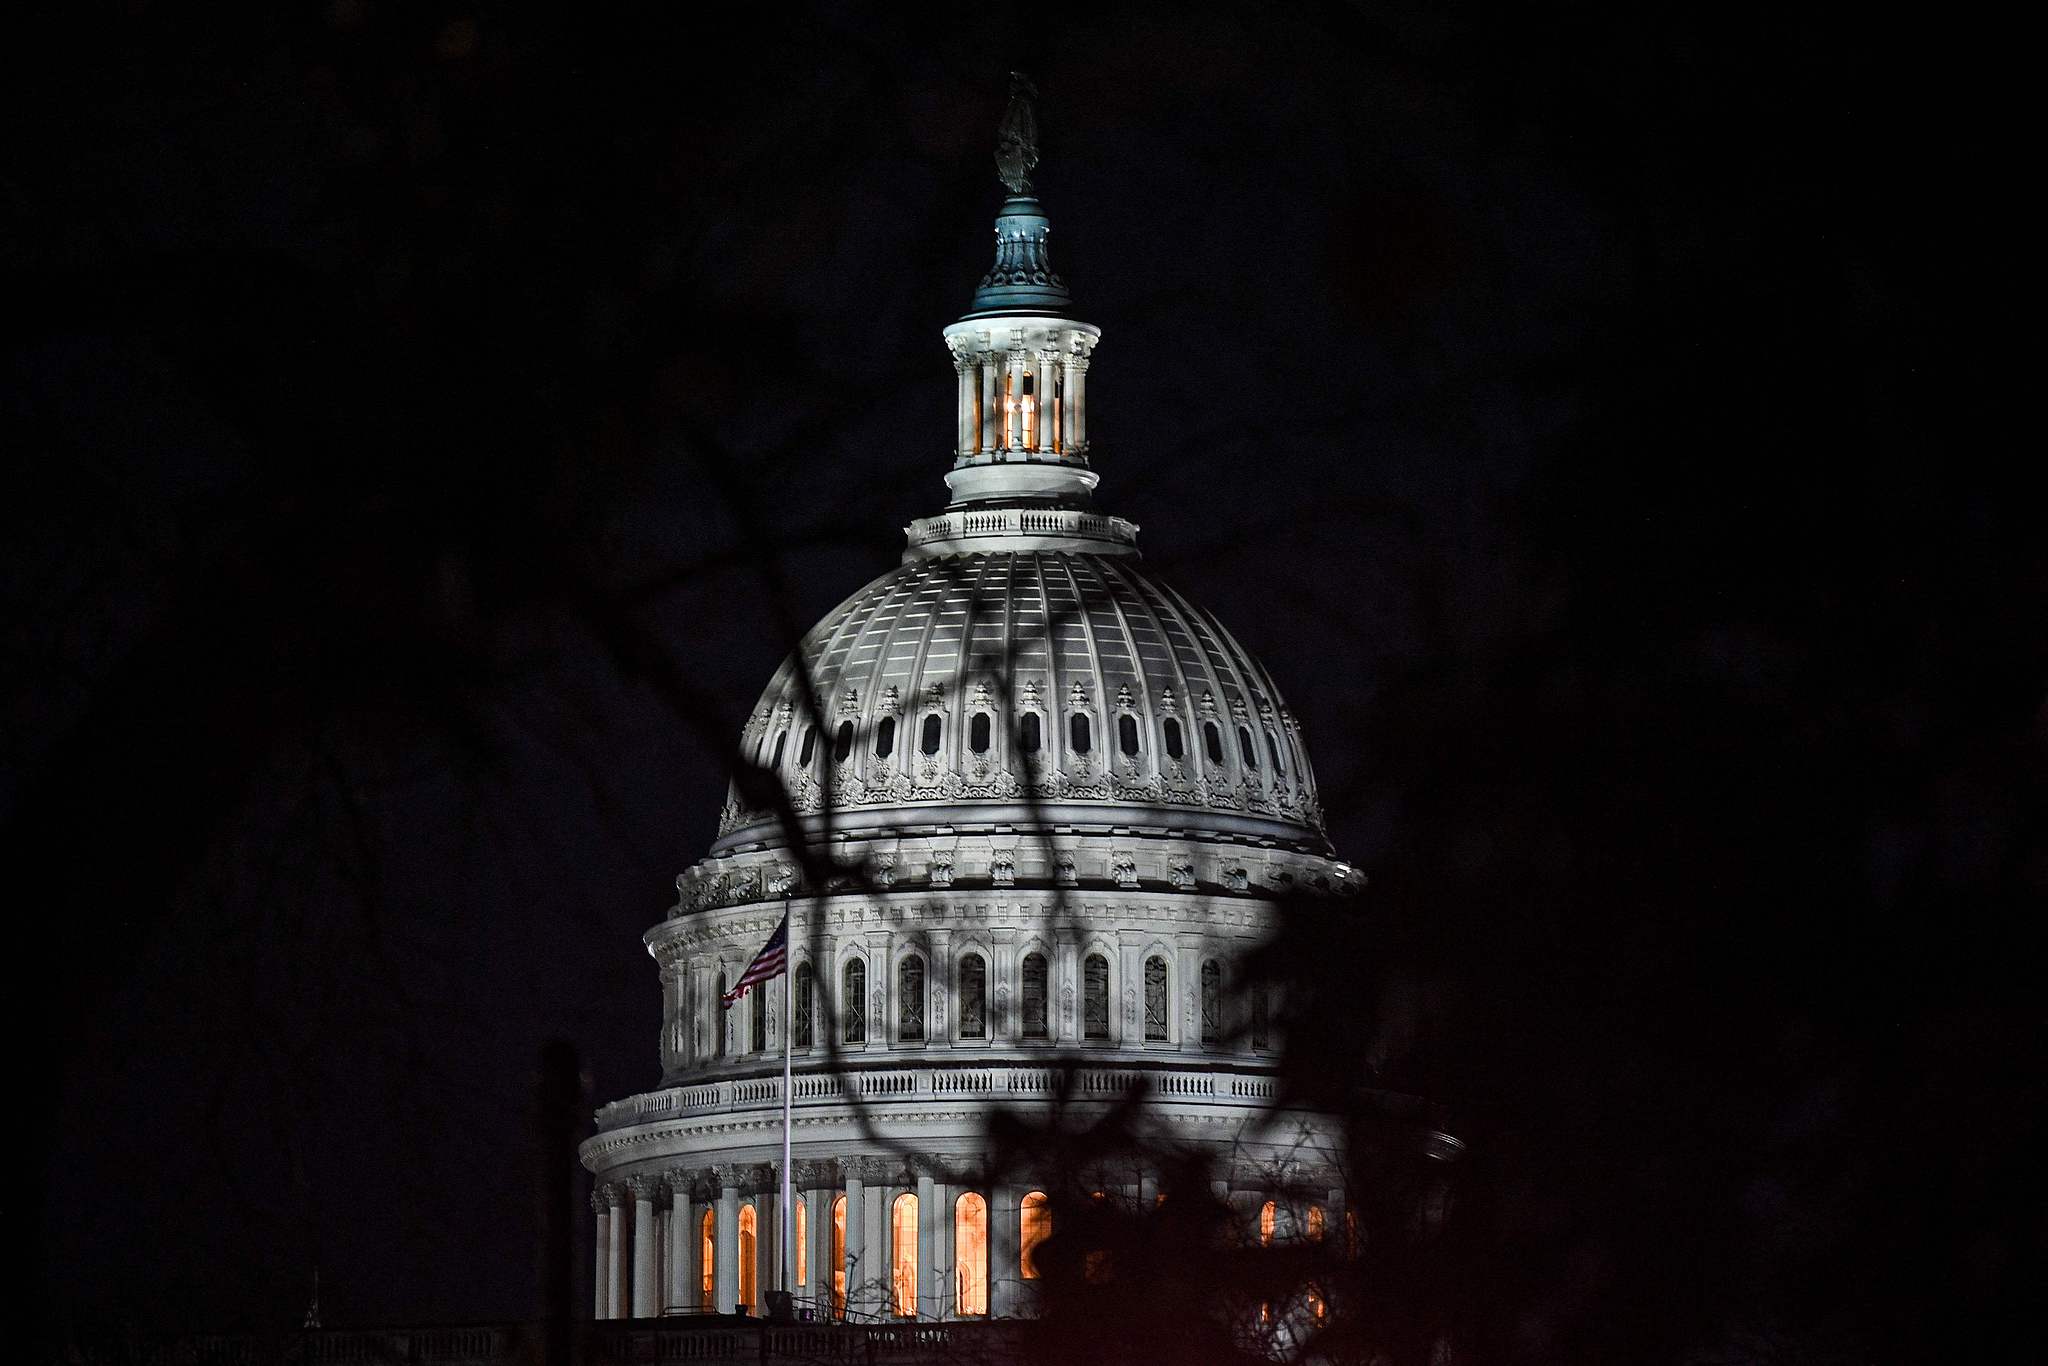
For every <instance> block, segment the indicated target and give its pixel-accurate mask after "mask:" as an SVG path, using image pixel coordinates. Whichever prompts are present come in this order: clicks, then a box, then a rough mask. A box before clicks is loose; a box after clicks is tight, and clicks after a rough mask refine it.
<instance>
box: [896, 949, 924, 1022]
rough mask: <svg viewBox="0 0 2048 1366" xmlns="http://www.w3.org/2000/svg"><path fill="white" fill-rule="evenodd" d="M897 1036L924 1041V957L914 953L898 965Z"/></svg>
mask: <svg viewBox="0 0 2048 1366" xmlns="http://www.w3.org/2000/svg"><path fill="white" fill-rule="evenodd" d="M896 1038H897V1041H898V1042H899V1043H923V1042H924V959H922V958H920V957H918V956H917V955H916V954H914V953H913V954H911V955H910V956H909V957H908V958H906V959H904V960H903V961H902V962H901V963H898V964H897V965H896Z"/></svg>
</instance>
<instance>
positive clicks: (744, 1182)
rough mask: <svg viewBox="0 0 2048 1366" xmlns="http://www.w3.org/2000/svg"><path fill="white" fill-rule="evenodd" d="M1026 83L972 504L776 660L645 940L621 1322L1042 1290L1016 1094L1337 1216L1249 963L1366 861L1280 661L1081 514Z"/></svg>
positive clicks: (613, 1213) (1031, 1178)
mask: <svg viewBox="0 0 2048 1366" xmlns="http://www.w3.org/2000/svg"><path fill="white" fill-rule="evenodd" d="M1027 96H1028V86H1024V85H1022V84H1021V83H1020V87H1019V90H1018V92H1017V94H1016V96H1015V97H1013V100H1012V104H1011V109H1010V112H1009V114H1008V115H1006V117H1005V121H1004V132H1003V144H1002V151H1001V152H1000V153H999V154H998V164H999V165H1000V166H1001V167H1002V172H1003V180H1004V183H1005V185H1006V186H1007V187H1008V190H1009V196H1008V198H1007V199H1006V200H1005V202H1004V203H1003V205H1002V208H1001V210H1000V212H999V213H998V215H997V218H996V225H995V226H996V232H995V236H996V242H995V249H996V250H995V262H994V264H993V266H992V267H991V268H990V270H989V271H988V273H987V274H986V275H985V276H983V277H982V280H981V283H980V286H979V288H977V289H976V291H975V294H974V298H973V301H972V303H971V304H970V306H969V309H968V311H967V313H966V314H965V315H964V316H963V317H961V318H960V320H959V321H957V322H955V323H953V324H951V325H950V326H948V327H946V328H945V329H944V333H943V335H944V338H945V342H946V346H947V349H948V350H949V351H950V352H951V354H952V361H953V372H954V378H955V383H956V400H957V408H956V412H957V423H956V426H955V430H954V433H953V459H952V466H951V468H950V470H948V471H947V473H946V484H947V486H948V489H949V490H950V493H951V497H950V500H949V501H948V503H947V504H946V506H945V507H944V508H943V509H942V510H940V511H939V512H937V513H936V514H935V515H933V516H930V517H926V518H923V519H921V520H919V521H916V522H914V523H912V524H911V526H910V527H909V528H908V542H909V544H908V547H907V549H906V550H905V553H904V557H903V562H902V563H901V564H899V565H898V566H896V567H895V568H893V569H891V570H890V571H889V572H887V573H885V574H883V575H882V576H881V577H879V578H877V579H876V580H874V582H872V583H870V584H868V585H867V586H866V587H865V588H863V589H861V590H860V591H859V592H857V593H855V594H854V595H853V596H852V597H850V598H848V599H847V600H846V601H845V602H844V603H842V604H841V605H840V606H839V607H837V608H836V609H834V610H833V611H832V612H831V613H830V614H829V615H827V616H826V618H825V619H824V621H822V622H821V623H819V625H818V626H817V627H816V629H814V630H813V631H811V632H810V634H809V635H808V636H806V637H805V638H804V640H803V641H802V643H801V645H800V646H799V648H798V649H797V650H796V652H795V653H794V655H793V656H792V657H791V658H790V659H789V660H787V661H785V662H784V664H783V665H782V667H781V668H780V669H779V670H777V672H776V674H775V676H774V678H773V679H772V680H771V681H770V683H769V685H768V689H767V691H766V692H765V693H764V694H763V696H762V698H761V701H760V704H759V705H758V706H757V707H756V709H755V710H754V712H753V714H752V715H751V716H750V717H749V719H748V720H747V722H746V724H745V729H744V732H743V734H742V737H741V745H740V752H739V756H738V757H739V760H740V765H739V768H740V773H739V776H738V779H737V780H736V781H735V783H734V784H733V787H732V792H731V795H730V796H729V797H728V799H727V801H726V805H725V809H724V811H723V813H722V815H721V820H720V823H719V837H718V840H717V842H716V843H715V844H714V845H713V846H712V848H711V849H710V851H709V852H708V853H707V855H706V856H705V857H704V858H702V859H699V860H698V861H697V862H696V863H695V864H694V865H692V866H691V867H690V868H689V869H687V870H686V871H685V872H684V873H682V874H681V876H679V877H678V878H677V879H676V889H677V896H676V902H675V904H674V905H673V906H671V907H669V908H668V912H667V914H666V915H665V916H664V917H663V918H662V920H661V922H660V923H659V924H657V925H655V926H654V927H653V928H651V929H649V930H648V931H647V934H646V936H645V940H646V947H647V950H648V952H649V954H650V955H651V956H652V957H653V959H654V962H655V964H656V967H657V969H658V972H659V976H660V980H661V999H662V1021H661V1031H660V1059H661V1082H660V1085H659V1087H658V1088H656V1089H654V1090H650V1091H646V1092H642V1093H640V1094H637V1095H631V1096H627V1097H624V1098H622V1099H619V1100H616V1101H613V1102H611V1103H610V1104H608V1105H605V1106H604V1107H602V1108H601V1109H600V1110H599V1111H598V1112H597V1116H596V1118H597V1132H596V1133H595V1134H594V1135H593V1136H591V1137H590V1138H589V1139H588V1140H587V1141H586V1142H585V1143H584V1144H583V1145H582V1149H581V1152H582V1157H583V1161H584V1164H585V1165H586V1166H587V1167H588V1168H589V1169H590V1171H591V1173H592V1175H593V1176H594V1177H595V1189H594V1191H593V1197H592V1199H593V1210H594V1213H595V1217H596V1221H597V1229H596V1245H595V1257H594V1265H593V1270H594V1273H595V1275H594V1278H593V1279H594V1285H593V1292H594V1312H595V1314H596V1315H597V1317H599V1318H607V1319H612V1318H651V1317H654V1316H657V1315H661V1314H673V1313H685V1312H697V1311H702V1310H714V1309H715V1310H720V1311H725V1312H731V1311H734V1310H740V1311H743V1312H762V1311H764V1310H765V1309H766V1308H767V1306H768V1298H769V1292H770V1291H771V1290H772V1289H774V1288H776V1287H777V1286H780V1287H782V1288H785V1289H788V1290H789V1291H790V1292H791V1293H792V1294H793V1295H795V1296H796V1297H797V1299H798V1300H800V1301H802V1302H803V1303H804V1304H806V1305H807V1306H808V1307H809V1310H810V1312H812V1313H814V1314H815V1315H817V1316H820V1317H827V1318H832V1317H848V1318H856V1319H858V1318H877V1317H880V1318H916V1319H931V1320H953V1319H977V1318H990V1317H997V1318H1000V1317H1004V1316H1007V1315H1024V1314H1030V1313H1032V1312H1034V1310H1035V1307H1036V1306H1037V1305H1038V1303H1039V1296H1038V1291H1039V1289H1040V1287H1039V1284H1038V1281H1037V1272H1036V1270H1035V1269H1034V1262H1033V1257H1032V1252H1031V1249H1032V1248H1034V1247H1035V1246H1036V1245H1037V1240H1038V1239H1040V1238H1042V1237H1044V1236H1045V1235H1046V1233H1047V1230H1048V1229H1049V1227H1050V1225H1049V1224H1048V1223H1047V1220H1048V1219H1049V1218H1050V1217H1051V1216H1050V1215H1049V1213H1048V1210H1049V1208H1050V1207H1049V1206H1048V1204H1047V1201H1048V1193H1047V1192H1048V1186H1049V1185H1050V1184H1054V1183H1053V1178H1052V1175H1051V1174H1050V1170H1049V1168H1047V1167H1046V1166H1044V1165H1040V1159H1039V1158H1035V1157H1027V1158H1026V1159H1024V1160H1022V1161H1016V1162H1012V1163H1010V1164H1009V1165H1008V1166H1007V1167H1006V1168H1005V1169H1003V1170H1000V1171H998V1170H996V1169H995V1168H994V1166H993V1163H994V1157H993V1155H992V1154H991V1153H990V1151H989V1142H990V1139H989V1123H990V1120H991V1118H992V1116H994V1115H995V1114H997V1113H999V1112H1004V1111H1008V1112H1012V1113H1018V1114H1023V1115H1027V1116H1029V1115H1036V1116H1037V1117H1038V1120H1039V1121H1040V1122H1044V1123H1046V1124H1048V1125H1050V1124H1052V1123H1053V1122H1054V1111H1055V1110H1057V1111H1058V1112H1059V1113H1060V1114H1061V1115H1067V1116H1074V1117H1078V1118H1079V1119H1081V1120H1082V1121H1083V1122H1093V1119H1095V1118H1102V1117H1106V1116H1107V1115H1108V1114H1109V1113H1111V1111H1112V1110H1114V1109H1115V1108H1116V1107H1119V1106H1121V1105H1123V1104H1124V1102H1125V1100H1126V1099H1128V1098H1135V1097H1143V1099H1144V1103H1143V1108H1142V1113H1141V1114H1140V1115H1138V1116H1137V1117H1136V1118H1135V1119H1134V1120H1133V1121H1132V1122H1133V1123H1134V1124H1135V1125H1137V1126H1138V1127H1139V1129H1141V1130H1142V1132H1143V1134H1144V1136H1145V1137H1146V1138H1147V1140H1148V1141H1154V1142H1156V1143H1158V1144H1160V1145H1163V1146H1162V1147H1161V1149H1160V1150H1161V1151H1166V1150H1174V1151H1195V1150H1200V1151H1203V1152H1205V1153H1206V1154H1207V1155H1208V1156H1209V1157H1210V1158H1211V1160H1212V1162H1213V1167H1214V1172H1215V1176H1214V1180H1213V1181H1212V1183H1211V1193H1212V1194H1213V1195H1215V1196H1216V1197H1217V1198H1219V1199H1222V1200H1225V1201H1227V1202H1228V1203H1229V1205H1230V1207H1231V1208H1232V1209H1233V1210H1234V1211H1236V1212H1237V1214H1238V1216H1239V1217H1240V1219H1241V1221H1242V1223H1243V1225H1244V1227H1245V1228H1246V1229H1247V1230H1256V1233H1257V1236H1258V1237H1260V1238H1261V1239H1263V1240H1267V1241H1271V1240H1273V1239H1274V1238H1287V1237H1291V1236H1296V1235H1297V1234H1298V1235H1299V1236H1302V1237H1317V1236H1319V1235H1320V1230H1322V1229H1323V1228H1324V1227H1325V1226H1326V1224H1327V1226H1328V1227H1332V1228H1334V1227H1337V1226H1338V1225H1336V1224H1335V1223H1327V1221H1334V1220H1338V1219H1340V1218H1342V1217H1343V1212H1344V1204H1345V1199H1346V1194H1345V1191H1344V1189H1343V1179H1342V1175H1341V1173H1340V1170H1339V1163H1338V1161H1337V1160H1336V1156H1335V1155H1336V1154H1338V1153H1339V1152H1340V1151H1341V1148H1342V1142H1343V1139H1342V1130H1341V1125H1340V1124H1339V1123H1338V1121H1337V1120H1335V1119H1334V1118H1333V1117H1331V1116H1327V1115H1321V1114H1314V1113H1308V1112H1304V1111H1301V1110H1298V1109H1282V1108H1280V1105H1279V1083H1278V1080H1277V1078H1276V1075H1275V1072H1276V1064H1277V1060H1278V1057H1279V1052H1280V1050H1281V1049H1282V1048H1283V1047H1284V1046H1285V1044H1286V1035H1285V1029H1286V1022H1287V1018H1288V1017H1287V1014H1286V1012H1285V1011H1284V1010H1282V1009H1280V1008H1279V1007H1281V1006H1283V1005H1284V998H1283V997H1281V996H1280V995H1279V991H1280V988H1279V987H1277V986H1276V985H1275V984H1273V983H1271V982H1268V981H1266V980H1264V979H1263V978H1262V977H1261V976H1260V975H1259V974H1258V972H1257V971H1256V961H1257V958H1258V952H1259V949H1260V947H1261V946H1262V945H1263V944H1265V943H1267V942H1269V940H1270V938H1271V936H1272V934H1273V933H1274V931H1275V928H1276V926H1277V925H1278V923H1279V918H1280V915H1281V908H1282V906H1283V905H1284V904H1285V902H1286V900H1287V899H1288V898H1289V897H1291V896H1295V895H1308V896H1329V897H1332V898H1342V897H1348V896H1350V895H1352V894H1354V893H1356V892H1358V891H1359V890H1360V889H1361V887H1362V885H1363V882H1364V878H1363V877H1362V876H1361V875H1360V874H1359V873H1358V871H1357V870H1356V869H1353V868H1352V867H1350V866H1349V865H1348V864H1345V863H1342V862H1339V861H1338V860H1337V859H1335V858H1334V857H1332V856H1331V851H1330V849H1329V847H1328V844H1327V842H1326V841H1325V839H1324V836H1323V825H1322V816H1321V811H1320V809H1319V807H1318V805H1317V800H1316V788H1315V781H1314V779H1313V777H1312V776H1311V774H1310V771H1309V764H1308V757H1307V754H1306V753H1305V751H1304V750H1303V747H1302V743H1301V735H1300V733H1299V730H1298V728H1297V726H1296V724H1295V721H1294V718H1293V717H1292V716H1291V715H1290V714H1289V712H1288V710H1287V708H1286V706H1285V705H1284V704H1283V703H1282V702H1281V700H1280V695H1279V692H1278V690H1277V689H1275V687H1274V686H1273V680H1272V678H1271V677H1270V676H1269V675H1268V674H1267V672H1266V670H1265V669H1264V668H1263V667H1262V666H1261V665H1260V664H1259V662H1258V661H1257V660H1255V659H1253V658H1252V657H1251V655H1250V654H1248V653H1247V652H1246V651H1245V650H1244V648H1243V647H1242V646H1240V645H1239V644H1238V643H1237V641H1236V640H1234V639H1233V638H1232V637H1231V635H1230V633H1229V632H1228V631H1226V630H1225V629H1224V628H1223V627H1222V626H1221V625H1220V624H1219V623H1218V622H1217V621H1216V619H1215V618H1214V617H1212V616H1210V615H1209V614H1208V613H1206V612H1204V611H1202V610H1201V609H1200V608H1198V607H1196V606H1194V605H1193V604H1191V603H1190V602H1189V601H1188V600H1187V599H1186V598H1185V597H1183V596H1181V595H1180V594H1179V593H1178V592H1176V591H1175V590H1174V589H1172V588H1171V587H1169V586H1168V585H1166V584H1165V583H1163V582H1161V581H1160V580H1159V579H1157V578H1155V577H1154V576H1152V575H1151V574H1149V573H1147V572H1146V571H1145V569H1144V568H1143V566H1142V564H1141V562H1140V559H1139V556H1138V550H1137V528H1136V527H1134V526H1133V525H1132V524H1131V523H1129V522H1127V521H1124V520H1123V519H1121V518H1118V517H1114V516H1111V515H1109V514H1108V513H1105V512H1103V511H1100V510H1098V509H1097V508H1096V506H1095V502H1094V492H1095V485H1096V475H1095V472H1094V471H1093V470H1092V469H1091V468H1090V467H1089V462H1088V455H1089V438H1088V421H1087V419H1088V395H1087V379H1088V371H1089V366H1090V362H1091V359H1092V357H1093V354H1094V351H1095V349H1096V345H1097V343H1098V342H1099V341H1100V339H1101V335H1102V334H1101V331H1100V329H1098V328H1097V327H1095V326H1094V325H1092V324H1090V323H1085V322H1080V321H1077V320H1076V319H1074V318H1073V317H1071V316H1070V310H1071V308H1072V299H1071V296H1070V294H1069V292H1068V289H1067V284H1066V281H1065V280H1064V279H1063V278H1062V277H1061V276H1060V275H1058V274H1057V273H1056V272H1055V271H1054V270H1053V268H1052V265H1051V261H1050V258H1049V256H1048V251H1047V243H1048V239H1049V235H1050V227H1049V225H1048V222H1047V219H1046V216H1045V213H1044V210H1043V209H1042V208H1041V207H1040V205H1039V203H1038V200H1037V199H1036V198H1035V197H1034V196H1033V195H1032V194H1031V186H1030V180H1029V172H1030V170H1031V167H1032V166H1033V165H1034V164H1035V162H1036V140H1035V133H1034V131H1033V127H1034V125H1033V123H1032V113H1031V108H1030V104H1029V101H1028V98H1027ZM764 945H769V946H770V947H769V948H768V949H764V947H763V946H764ZM757 955H761V956H762V957H765V958H768V959H770V960H772V961H773V963H774V970H773V971H770V970H768V969H762V970H761V975H756V972H755V971H754V965H755V964H756V963H757V962H758V961H760V959H759V958H757ZM785 1078H786V1079H785ZM785 1102H787V1104H788V1106H789V1112H790V1114H791V1116H792V1119H791V1122H790V1126H789V1128H788V1129H786V1130H785V1129H784V1127H783V1124H782V1114H783V1106H784V1103H785ZM785 1142H787V1143H788V1145H789V1146H788V1149H787V1157H786V1159H785V1156H784V1149H783V1146H782V1145H783V1144H784V1143H785ZM1086 1175H1087V1179H1088V1180H1089V1181H1090V1182H1091V1184H1092V1185H1093V1186H1094V1187H1095V1188H1097V1189H1099V1190H1101V1191H1103V1192H1107V1191H1109V1190H1110V1189H1112V1188H1114V1189H1115V1190H1116V1191H1117V1192H1118V1193H1119V1194H1120V1195H1121V1196H1123V1197H1125V1198H1127V1199H1128V1200H1130V1201H1131V1202H1133V1204H1134V1205H1137V1206H1141V1207H1145V1208H1150V1207H1151V1206H1152V1205H1153V1204H1154V1203H1155V1202H1156V1199H1157V1197H1158V1195H1159V1194H1160V1191H1161V1187H1160V1184H1159V1182H1160V1180H1161V1176H1160V1173H1159V1172H1157V1171H1152V1170H1139V1169H1138V1168H1136V1167H1132V1168H1131V1169H1129V1170H1125V1169H1123V1168H1118V1169H1116V1170H1111V1169H1108V1168H1106V1167H1105V1168H1102V1169H1100V1170H1093V1171H1090V1172H1089V1173H1087V1174H1086ZM785 1188H786V1189H787V1191H788V1194H787V1196H785V1195H784V1194H783V1191H784V1190H785ZM785 1199H786V1200H787V1201H788V1202H789V1203H788V1204H787V1205H782V1206H778V1202H781V1201H783V1200H785Z"/></svg>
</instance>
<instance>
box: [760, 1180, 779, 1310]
mask: <svg viewBox="0 0 2048 1366" xmlns="http://www.w3.org/2000/svg"><path fill="white" fill-rule="evenodd" d="M776 1181H777V1183H778V1189H776V1190H764V1191H762V1192H761V1193H760V1194H759V1195H757V1196H755V1197H754V1297H755V1298H754V1307H755V1309H756V1311H757V1312H762V1313H765V1312H766V1311H767V1308H768V1292H769V1291H771V1290H779V1289H781V1288H782V1274H781V1271H780V1267H781V1266H782V1200H781V1195H780V1192H779V1183H780V1181H781V1174H780V1173H777V1175H776Z"/></svg>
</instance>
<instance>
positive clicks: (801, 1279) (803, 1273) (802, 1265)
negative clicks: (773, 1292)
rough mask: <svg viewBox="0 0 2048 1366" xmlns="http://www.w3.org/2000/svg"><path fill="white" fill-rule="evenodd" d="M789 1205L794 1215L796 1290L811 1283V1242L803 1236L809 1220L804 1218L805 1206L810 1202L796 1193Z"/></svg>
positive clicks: (808, 1226)
mask: <svg viewBox="0 0 2048 1366" xmlns="http://www.w3.org/2000/svg"><path fill="white" fill-rule="evenodd" d="M791 1203H792V1205H793V1206H794V1207H795V1208H794V1209H793V1211H792V1212H793V1213H794V1214H795V1215H796V1283H797V1288H798V1289H802V1288H803V1287H804V1286H806V1285H809V1284H810V1283H811V1258H810V1251H811V1240H810V1239H809V1238H807V1237H805V1236H804V1235H805V1234H806V1233H808V1232H809V1229H810V1220H809V1219H808V1218H807V1217H806V1216H807V1215H808V1213H809V1211H808V1210H807V1209H806V1206H808V1205H809V1204H810V1201H808V1200H806V1199H804V1197H803V1192H801V1191H798V1192H795V1193H794V1196H793V1198H792V1200H791Z"/></svg>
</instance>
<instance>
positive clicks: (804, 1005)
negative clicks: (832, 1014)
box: [789, 963, 817, 1048]
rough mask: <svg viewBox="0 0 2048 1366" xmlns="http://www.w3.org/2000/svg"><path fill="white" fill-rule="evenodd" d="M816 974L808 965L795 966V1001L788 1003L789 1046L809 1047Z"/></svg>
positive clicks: (799, 964)
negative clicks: (812, 997) (812, 998)
mask: <svg viewBox="0 0 2048 1366" xmlns="http://www.w3.org/2000/svg"><path fill="white" fill-rule="evenodd" d="M816 986H817V974H816V973H814V972H812V971H811V965H810V964H809V963H798V964H797V965H796V999H794V1000H792V1001H791V1002H790V1003H789V1046H790V1047H791V1048H809V1047H810V1046H811V994H812V992H813V991H815V990H816Z"/></svg>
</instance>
